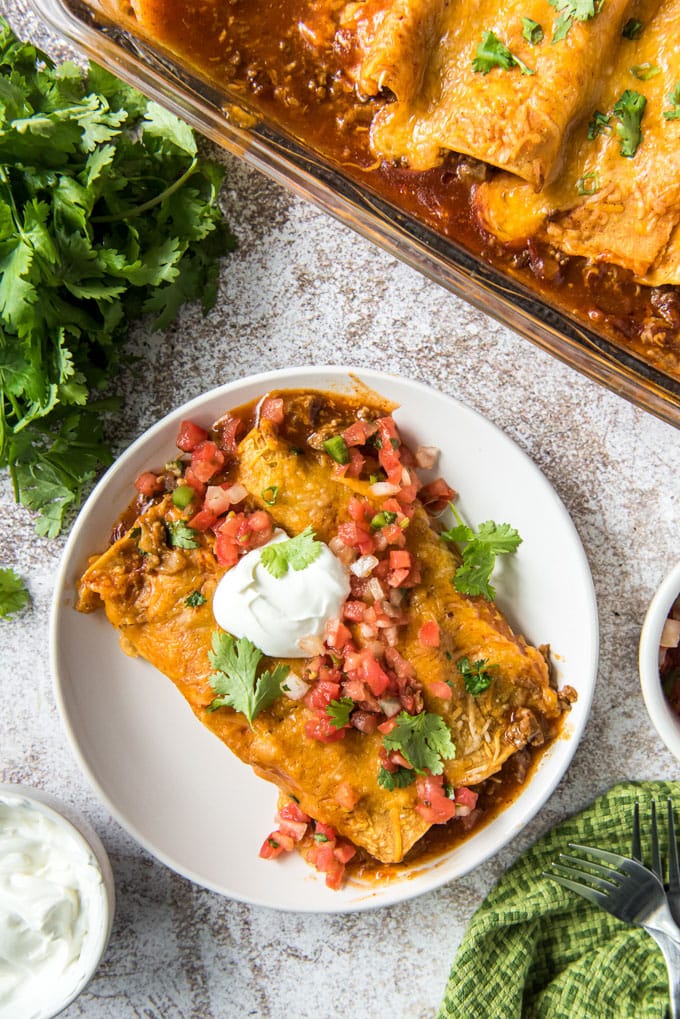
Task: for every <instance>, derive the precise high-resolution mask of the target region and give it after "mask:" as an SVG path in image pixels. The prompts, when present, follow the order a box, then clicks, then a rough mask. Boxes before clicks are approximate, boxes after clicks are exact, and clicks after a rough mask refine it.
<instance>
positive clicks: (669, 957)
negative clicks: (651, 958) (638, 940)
mask: <svg viewBox="0 0 680 1019" xmlns="http://www.w3.org/2000/svg"><path fill="white" fill-rule="evenodd" d="M656 941H657V944H658V945H659V948H660V949H661V951H662V952H663V957H664V959H665V960H666V969H667V970H668V990H669V995H670V1008H669V1013H668V1014H669V1016H670V1019H680V945H679V944H678V942H677V941H674V940H673V939H672V938H668V937H666V936H664V935H662V934H661V935H657V938H656Z"/></svg>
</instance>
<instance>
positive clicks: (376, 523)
mask: <svg viewBox="0 0 680 1019" xmlns="http://www.w3.org/2000/svg"><path fill="white" fill-rule="evenodd" d="M396 519H397V514H396V513H393V512H392V511H391V510H380V511H379V512H378V513H376V514H375V516H374V517H373V519H372V520H371V527H373V528H375V529H376V530H377V529H378V528H379V527H387V526H388V525H389V524H393V523H394V521H395V520H396Z"/></svg>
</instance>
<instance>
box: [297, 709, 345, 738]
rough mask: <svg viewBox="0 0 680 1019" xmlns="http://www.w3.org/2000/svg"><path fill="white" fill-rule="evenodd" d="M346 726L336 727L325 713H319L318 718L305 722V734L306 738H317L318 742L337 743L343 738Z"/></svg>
mask: <svg viewBox="0 0 680 1019" xmlns="http://www.w3.org/2000/svg"><path fill="white" fill-rule="evenodd" d="M346 732H347V729H346V728H344V727H343V728H342V729H336V728H335V726H334V725H333V723H332V722H331V720H330V718H327V717H326V715H319V717H318V718H314V719H310V720H309V721H308V722H305V736H306V737H307V738H308V739H317V740H319V742H320V743H337V742H338V740H341V739H344V738H345V733H346Z"/></svg>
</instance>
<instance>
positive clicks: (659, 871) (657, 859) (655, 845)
mask: <svg viewBox="0 0 680 1019" xmlns="http://www.w3.org/2000/svg"><path fill="white" fill-rule="evenodd" d="M652 870H653V871H654V873H655V874H656V876H657V877H658V878H659V880H660V881H663V864H662V862H661V850H660V849H659V829H658V828H657V824H656V800H652Z"/></svg>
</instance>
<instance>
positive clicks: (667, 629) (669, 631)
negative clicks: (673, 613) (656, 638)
mask: <svg viewBox="0 0 680 1019" xmlns="http://www.w3.org/2000/svg"><path fill="white" fill-rule="evenodd" d="M660 644H661V647H677V646H678V644H680V619H667V620H666V622H665V623H664V624H663V630H662V631H661V641H660Z"/></svg>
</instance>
